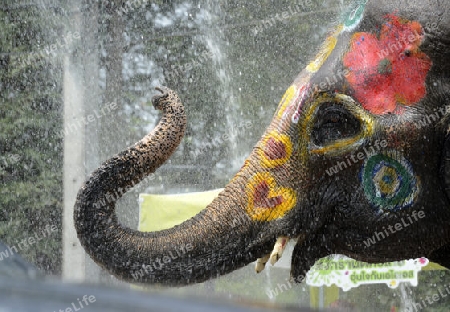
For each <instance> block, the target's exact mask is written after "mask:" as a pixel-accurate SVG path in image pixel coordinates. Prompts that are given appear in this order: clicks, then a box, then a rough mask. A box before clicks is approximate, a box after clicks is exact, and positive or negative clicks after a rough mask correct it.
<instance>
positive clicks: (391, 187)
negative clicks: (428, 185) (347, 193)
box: [362, 153, 419, 211]
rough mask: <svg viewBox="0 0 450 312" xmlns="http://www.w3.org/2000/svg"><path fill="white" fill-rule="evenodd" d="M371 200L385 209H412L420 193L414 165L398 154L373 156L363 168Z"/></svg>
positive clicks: (367, 192) (365, 184) (365, 188)
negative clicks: (410, 207) (411, 206)
mask: <svg viewBox="0 0 450 312" xmlns="http://www.w3.org/2000/svg"><path fill="white" fill-rule="evenodd" d="M362 182H363V187H364V193H365V195H366V197H367V199H368V200H369V201H370V202H371V203H372V204H373V205H374V206H376V207H377V208H380V209H381V210H393V211H395V210H400V209H404V208H407V207H408V206H410V205H411V204H412V203H413V202H414V201H415V200H416V199H417V194H418V191H419V182H418V179H417V178H416V177H415V176H414V173H413V171H412V167H411V165H410V164H409V163H408V162H407V161H406V160H405V159H404V158H403V157H401V156H397V155H395V154H394V153H389V154H377V155H373V156H371V157H370V158H369V159H368V160H367V161H366V163H365V164H364V167H363V169H362Z"/></svg>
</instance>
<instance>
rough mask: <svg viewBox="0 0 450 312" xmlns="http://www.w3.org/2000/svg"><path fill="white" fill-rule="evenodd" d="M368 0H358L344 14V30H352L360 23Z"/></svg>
mask: <svg viewBox="0 0 450 312" xmlns="http://www.w3.org/2000/svg"><path fill="white" fill-rule="evenodd" d="M367 1H368V0H360V1H358V2H357V3H356V6H355V7H354V8H352V9H351V10H350V11H349V12H348V13H347V14H346V15H345V20H344V31H349V32H350V31H352V30H354V29H355V28H356V27H358V25H359V24H360V23H361V21H362V19H363V17H364V11H365V9H366V4H367Z"/></svg>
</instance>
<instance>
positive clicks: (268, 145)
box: [258, 131, 293, 168]
mask: <svg viewBox="0 0 450 312" xmlns="http://www.w3.org/2000/svg"><path fill="white" fill-rule="evenodd" d="M261 144H262V146H261V149H260V150H258V154H259V156H260V157H261V163H262V165H263V166H264V167H266V168H275V167H278V166H281V165H283V164H285V163H286V162H287V161H288V160H289V158H290V157H291V155H292V149H293V147H292V142H291V139H290V138H289V136H287V135H286V134H280V133H278V132H276V131H271V132H269V134H268V135H266V136H265V137H264V138H263V139H262V143H261Z"/></svg>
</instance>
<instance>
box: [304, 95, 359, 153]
mask: <svg viewBox="0 0 450 312" xmlns="http://www.w3.org/2000/svg"><path fill="white" fill-rule="evenodd" d="M360 132H361V122H360V121H359V119H357V118H356V117H355V116H354V115H353V114H352V113H350V112H349V111H348V110H347V109H346V108H345V107H343V106H342V105H339V104H335V103H323V104H322V105H321V106H320V108H319V110H318V112H317V114H316V118H315V122H314V125H313V127H312V133H311V138H312V142H313V143H314V144H315V145H316V146H325V145H328V144H330V143H333V142H334V141H336V140H342V139H347V138H351V137H354V136H356V135H358V134H360Z"/></svg>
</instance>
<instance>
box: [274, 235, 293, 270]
mask: <svg viewBox="0 0 450 312" xmlns="http://www.w3.org/2000/svg"><path fill="white" fill-rule="evenodd" d="M288 241H289V238H288V237H286V236H280V237H278V239H277V241H276V243H275V246H274V247H273V250H272V253H271V254H270V264H272V265H274V264H275V263H277V261H278V260H280V258H281V256H282V255H283V252H284V250H285V249H286V245H287V242H288Z"/></svg>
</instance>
